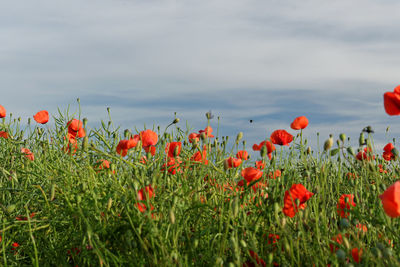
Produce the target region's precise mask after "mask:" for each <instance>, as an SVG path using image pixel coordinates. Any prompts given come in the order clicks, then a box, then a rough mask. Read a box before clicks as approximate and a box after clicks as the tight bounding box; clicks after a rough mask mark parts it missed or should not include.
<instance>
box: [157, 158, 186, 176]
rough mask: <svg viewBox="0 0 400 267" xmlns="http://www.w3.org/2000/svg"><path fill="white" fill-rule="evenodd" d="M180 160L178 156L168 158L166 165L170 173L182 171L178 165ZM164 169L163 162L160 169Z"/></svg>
mask: <svg viewBox="0 0 400 267" xmlns="http://www.w3.org/2000/svg"><path fill="white" fill-rule="evenodd" d="M181 163H182V161H181V160H180V159H179V158H168V162H167V167H168V172H169V173H170V174H176V172H182V171H181V168H180V167H179V165H180V164H181ZM164 170H165V163H164V164H163V165H162V166H161V171H164Z"/></svg>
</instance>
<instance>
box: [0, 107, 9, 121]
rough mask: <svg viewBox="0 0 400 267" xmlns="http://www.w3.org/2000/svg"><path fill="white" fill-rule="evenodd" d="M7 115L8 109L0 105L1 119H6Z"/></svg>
mask: <svg viewBox="0 0 400 267" xmlns="http://www.w3.org/2000/svg"><path fill="white" fill-rule="evenodd" d="M6 114H7V111H6V109H5V108H4V107H3V106H2V105H0V118H4V117H5V116H6Z"/></svg>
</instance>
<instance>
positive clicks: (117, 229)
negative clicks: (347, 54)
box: [0, 86, 400, 266]
mask: <svg viewBox="0 0 400 267" xmlns="http://www.w3.org/2000/svg"><path fill="white" fill-rule="evenodd" d="M384 100H385V102H384V103H385V110H386V112H387V113H388V114H389V115H399V114H400V104H399V103H400V86H399V87H396V88H395V90H394V92H388V93H386V94H385V95H384ZM33 113H34V112H33ZM0 117H1V118H2V119H1V123H0V130H1V131H0V136H1V138H0V155H1V157H0V158H1V160H0V181H1V184H0V198H1V199H0V218H1V225H0V233H1V234H0V240H1V241H0V262H1V264H2V265H4V266H24V265H27V266H30V265H33V266H358V265H359V266H400V257H399V255H400V246H399V242H400V231H399V226H400V224H399V218H398V217H399V216H400V182H399V181H398V180H399V175H400V169H399V158H398V151H397V149H396V147H395V145H394V144H392V143H388V144H387V145H386V146H385V147H375V146H374V143H373V135H374V133H373V129H372V128H371V127H366V128H365V129H363V131H362V132H361V133H360V136H356V137H351V138H358V139H359V146H358V147H351V146H350V142H349V140H350V138H348V137H346V135H345V134H344V133H343V134H341V135H340V136H330V137H329V136H326V137H321V138H323V139H324V140H323V141H325V140H326V141H325V142H321V147H318V148H317V149H311V148H310V147H309V146H308V143H309V140H307V139H305V138H303V132H304V131H307V126H308V123H309V122H308V120H307V118H306V117H304V116H300V117H298V118H293V119H294V120H293V121H292V122H287V129H286V130H283V129H266V136H260V140H259V143H257V144H247V143H246V141H245V140H243V133H238V135H237V136H236V137H227V136H214V134H215V132H213V128H212V127H211V125H215V124H216V122H215V119H212V118H211V116H210V114H209V113H207V114H206V117H205V119H204V128H203V129H196V130H193V129H183V128H182V127H181V125H180V122H179V119H178V118H172V119H171V124H170V125H168V127H167V128H166V129H160V127H155V128H148V129H146V128H143V129H139V130H137V129H136V128H134V130H133V129H131V130H125V131H122V130H121V129H120V128H119V127H116V126H114V125H113V122H112V121H111V119H110V121H106V122H103V121H102V122H101V127H99V128H95V129H91V128H90V127H88V124H87V120H86V119H85V118H83V114H81V112H80V111H78V112H76V113H75V114H69V112H68V111H65V112H59V114H50V115H49V114H48V112H47V111H40V112H38V113H36V114H35V115H34V117H33V118H32V119H29V120H28V124H27V126H26V127H22V125H23V123H22V122H23V121H26V118H22V119H21V118H14V117H13V116H12V115H10V114H8V113H7V111H6V109H5V108H4V107H3V106H0ZM310 123H312V122H310ZM50 124H51V125H50ZM267 133H268V136H267ZM250 151H257V152H256V154H254V155H256V156H253V157H251V158H250V157H249V154H250V153H249V152H250Z"/></svg>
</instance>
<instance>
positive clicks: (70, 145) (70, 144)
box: [64, 133, 78, 154]
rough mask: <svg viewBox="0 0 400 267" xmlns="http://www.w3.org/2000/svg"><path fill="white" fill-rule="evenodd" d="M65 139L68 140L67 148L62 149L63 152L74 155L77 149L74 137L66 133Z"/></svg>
mask: <svg viewBox="0 0 400 267" xmlns="http://www.w3.org/2000/svg"><path fill="white" fill-rule="evenodd" d="M67 138H68V144H67V147H64V151H65V152H66V153H72V154H75V153H76V150H77V149H78V142H77V141H76V139H75V136H74V135H71V134H70V133H68V135H67ZM64 139H65V137H64Z"/></svg>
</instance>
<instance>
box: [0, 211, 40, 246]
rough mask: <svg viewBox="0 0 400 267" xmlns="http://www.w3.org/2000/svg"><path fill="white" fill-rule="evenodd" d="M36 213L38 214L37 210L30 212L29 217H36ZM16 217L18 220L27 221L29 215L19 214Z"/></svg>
mask: <svg viewBox="0 0 400 267" xmlns="http://www.w3.org/2000/svg"><path fill="white" fill-rule="evenodd" d="M35 215H36V213H35V212H32V213H31V214H29V218H31V219H32V218H33V217H35ZM15 219H16V220H17V221H27V220H28V217H26V216H17V217H15ZM0 241H1V239H0Z"/></svg>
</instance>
